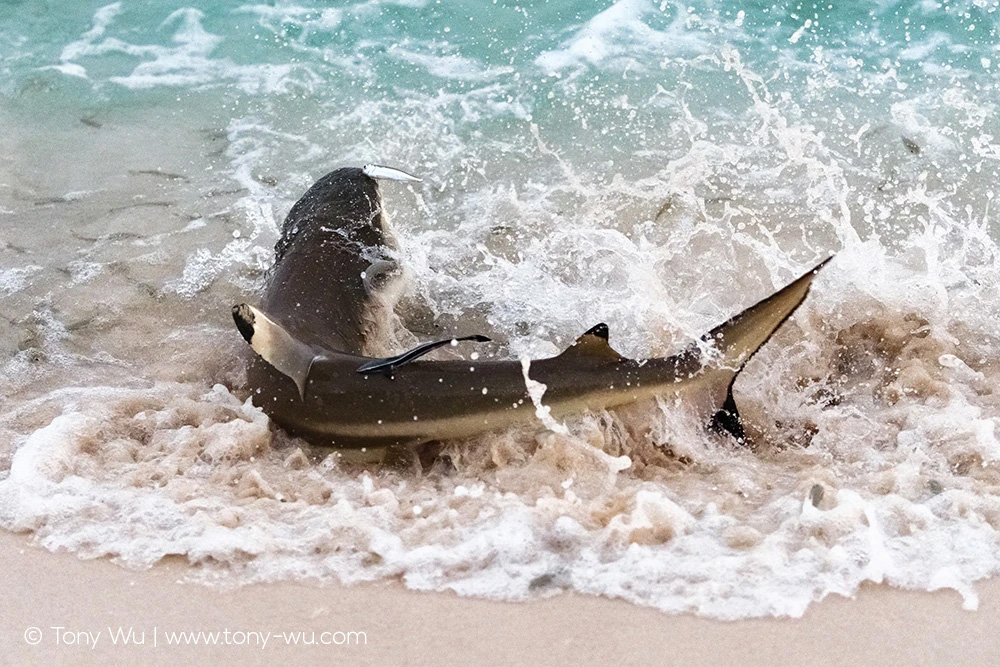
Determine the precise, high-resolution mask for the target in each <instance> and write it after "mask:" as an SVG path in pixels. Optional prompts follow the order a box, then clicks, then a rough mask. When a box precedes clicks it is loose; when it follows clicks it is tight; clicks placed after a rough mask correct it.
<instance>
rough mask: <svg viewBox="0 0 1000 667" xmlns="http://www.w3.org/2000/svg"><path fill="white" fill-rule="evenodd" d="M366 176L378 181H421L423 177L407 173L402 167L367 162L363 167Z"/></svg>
mask: <svg viewBox="0 0 1000 667" xmlns="http://www.w3.org/2000/svg"><path fill="white" fill-rule="evenodd" d="M361 171H362V172H364V174H365V176H367V177H368V178H374V179H375V180H376V181H383V180H384V181H403V182H405V183H420V182H421V181H423V179H422V178H417V177H416V176H414V175H413V174H407V173H406V172H405V171H402V170H401V169H394V168H393V167H383V166H382V165H379V164H366V165H365V166H364V167H362V168H361Z"/></svg>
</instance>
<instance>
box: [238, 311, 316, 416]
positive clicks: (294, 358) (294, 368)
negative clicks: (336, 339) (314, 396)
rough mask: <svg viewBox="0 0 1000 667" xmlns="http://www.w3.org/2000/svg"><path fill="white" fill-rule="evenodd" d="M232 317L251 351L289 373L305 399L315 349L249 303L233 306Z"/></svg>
mask: <svg viewBox="0 0 1000 667" xmlns="http://www.w3.org/2000/svg"><path fill="white" fill-rule="evenodd" d="M233 320H235V321H236V328H237V329H239V330H240V333H241V334H243V338H245V339H246V341H247V342H248V343H250V347H252V348H253V350H254V352H256V353H257V354H259V355H260V358H261V359H263V360H264V361H266V362H267V363H269V364H271V365H272V366H274V368H276V369H277V370H278V371H280V372H281V373H283V374H285V375H287V376H288V377H290V378H291V379H292V381H293V382H294V383H295V386H296V387H298V390H299V397H300V398H302V399H303V400H305V397H306V380H307V379H308V378H309V371H310V370H311V369H312V365H313V362H314V361H315V360H316V359H317V354H316V350H315V349H313V348H312V347H311V346H309V345H306V344H305V343H303V342H302V341H300V340H299V339H298V338H295V337H294V336H293V335H292V334H290V333H289V332H288V331H287V330H286V329H285V328H284V327H283V326H281V325H280V324H278V323H277V322H275V321H274V320H272V319H271V318H270V317H268V316H267V314H266V313H264V312H263V311H261V310H260V309H258V308H254V307H253V306H251V305H249V304H246V303H241V304H239V305H236V306H233Z"/></svg>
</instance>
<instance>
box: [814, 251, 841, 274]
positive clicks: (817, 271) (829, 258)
mask: <svg viewBox="0 0 1000 667" xmlns="http://www.w3.org/2000/svg"><path fill="white" fill-rule="evenodd" d="M836 256H837V253H834V254H832V255H830V256H829V257H827V258H826V259H824V260H823V261H822V262H820V263H819V264H817V265H816V266H814V267H813V268H812V271H810V272H809V273H812V274H817V273H819V272H820V269H822V268H823V267H824V266H826V265H827V264H829V263H830V260H832V259H833V258H834V257H836Z"/></svg>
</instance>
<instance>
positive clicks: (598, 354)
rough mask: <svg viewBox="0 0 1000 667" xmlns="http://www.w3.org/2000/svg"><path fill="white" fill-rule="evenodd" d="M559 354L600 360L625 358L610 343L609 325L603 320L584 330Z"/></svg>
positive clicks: (565, 356) (568, 357)
mask: <svg viewBox="0 0 1000 667" xmlns="http://www.w3.org/2000/svg"><path fill="white" fill-rule="evenodd" d="M559 356H560V357H562V358H564V359H572V358H574V357H577V358H580V359H594V360H599V361H621V360H622V359H624V357H623V356H622V355H620V354H618V353H617V352H615V351H614V349H612V347H611V345H609V344H608V325H607V324H605V323H603V322H601V323H600V324H598V325H596V326H594V327H591V328H590V329H588V330H587V331H586V332H584V334H583V335H582V336H580V337H579V338H577V339H576V341H574V342H573V344H572V345H570V346H569V347H567V348H566V349H565V350H564V351H563V353H562V354H560V355H559Z"/></svg>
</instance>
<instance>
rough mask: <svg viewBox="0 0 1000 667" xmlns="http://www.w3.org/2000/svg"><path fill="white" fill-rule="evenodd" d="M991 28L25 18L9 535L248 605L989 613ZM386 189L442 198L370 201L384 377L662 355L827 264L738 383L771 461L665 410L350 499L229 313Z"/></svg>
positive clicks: (750, 13)
mask: <svg viewBox="0 0 1000 667" xmlns="http://www.w3.org/2000/svg"><path fill="white" fill-rule="evenodd" d="M998 26H1000V4H998V2H997V1H996V0H954V1H951V2H947V1H942V2H937V1H935V0H899V1H897V2H891V1H880V2H871V3H866V2H835V3H834V2H826V1H824V2H810V1H804V2H798V3H789V4H787V5H785V4H782V3H775V4H774V5H772V4H771V3H770V2H757V1H755V0H746V1H744V2H732V1H730V0H696V1H694V2H690V3H683V4H681V3H676V2H667V1H665V0H664V1H663V2H654V1H651V0H618V1H617V2H612V1H608V0H602V1H600V2H593V1H583V0H565V1H558V0H550V1H549V2H515V1H513V0H509V1H508V0H501V1H497V0H493V1H492V2H490V1H489V0H480V1H474V0H454V1H448V2H440V1H437V2H436V1H434V0H367V1H365V2H358V3H351V2H340V3H336V4H335V5H334V6H326V5H323V4H319V3H317V4H309V3H308V2H306V1H305V0H303V2H302V3H301V4H295V3H292V2H274V3H268V4H253V3H247V2H241V1H232V0H227V1H220V2H212V3H208V2H203V3H200V5H197V6H196V5H194V4H188V5H185V4H183V3H168V2H164V1H162V0H122V1H121V2H115V3H113V4H106V0H99V1H98V2H90V1H87V0H81V1H79V2H55V1H49V2H45V1H42V0H23V1H17V0H14V1H11V0H8V1H6V2H3V3H2V4H0V527H2V528H4V529H7V530H11V531H18V532H23V533H29V534H31V535H32V536H33V539H34V540H35V541H36V542H37V543H38V544H40V545H42V546H44V547H46V548H48V549H53V550H56V549H60V550H69V551H72V552H74V553H76V554H78V555H79V556H80V557H83V558H96V557H110V558H113V559H115V560H116V561H118V562H120V563H121V564H122V565H124V566H127V567H133V568H144V567H148V566H151V565H152V564H154V563H156V562H157V561H159V560H160V559H162V558H164V557H166V556H171V555H174V556H180V557H183V558H185V559H187V560H188V561H189V562H190V570H189V578H190V579H192V580H196V581H201V582H206V583H210V584H215V585H223V586H231V585H240V584H242V583H246V582H255V581H276V580H302V581H312V582H316V583H317V585H319V584H322V583H323V582H332V581H339V582H348V583H349V582H360V581H374V580H388V579H391V580H398V581H401V582H403V583H404V584H405V585H406V586H408V587H410V588H414V589H421V590H446V591H455V592H457V593H459V594H461V595H470V596H482V597H489V598H496V599H509V600H523V599H530V598H535V597H540V596H547V595H554V594H558V593H560V592H562V591H577V592H582V593H588V594H596V595H604V596H609V597H617V598H624V599H626V600H630V601H633V602H635V603H638V604H643V605H649V606H653V607H657V608H659V609H662V610H665V611H668V612H692V613H697V614H701V615H706V616H711V617H717V618H725V619H736V618H745V617H753V616H766V615H790V616H799V615H801V614H802V613H803V612H804V610H805V609H806V608H807V606H808V605H809V604H810V603H812V602H814V601H816V600H819V599H822V598H823V597H824V596H826V595H828V594H831V593H838V594H844V595H851V594H852V593H853V592H854V591H856V590H857V589H858V586H859V585H861V584H862V583H864V582H884V583H887V584H889V585H892V586H897V587H902V588H910V589H926V590H933V589H939V588H949V589H954V590H956V591H958V593H960V594H961V599H962V600H963V602H962V604H964V606H965V607H966V608H969V609H974V608H975V607H976V605H977V598H976V593H975V583H974V582H975V580H977V579H980V578H983V577H986V576H990V575H995V574H997V573H1000V532H998V531H1000V466H998V462H1000V439H998V429H997V427H998V422H1000V390H998V384H1000V247H998V242H1000V226H998V222H997V216H998V213H997V204H996V202H995V201H994V200H995V197H996V195H997V190H998V187H1000V178H998V176H1000V113H998V104H1000V85H998V83H1000V34H998V32H1000V31H998ZM369 162H375V163H380V164H388V165H392V166H396V167H399V168H402V169H405V170H407V171H410V172H412V173H415V174H418V175H420V176H422V177H423V178H424V181H423V182H422V183H420V184H413V185H410V184H400V183H388V184H386V185H384V186H383V195H384V201H385V205H386V207H387V208H388V210H389V212H390V214H391V218H392V224H393V228H394V230H395V233H396V234H397V236H398V238H399V242H400V250H399V259H400V261H401V262H402V263H403V265H404V266H405V267H406V270H407V273H406V282H405V284H404V287H403V289H402V292H401V294H400V295H399V303H398V305H397V309H396V313H397V315H398V321H395V322H394V327H395V328H394V332H395V333H394V338H393V340H389V341H385V345H386V347H387V348H392V349H396V350H399V349H403V348H406V347H408V346H409V345H412V344H413V343H414V342H416V341H418V340H426V339H429V338H432V337H434V338H436V337H440V336H442V335H452V334H455V335H458V334H468V333H485V334H487V335H489V336H491V337H492V338H493V339H494V340H495V341H497V346H496V348H495V349H494V353H495V354H497V355H499V356H503V357H509V358H518V357H520V356H522V355H532V356H534V357H540V356H545V355H550V354H554V353H557V352H558V351H560V350H561V349H563V348H564V347H565V346H566V345H567V344H568V343H569V342H570V341H572V340H573V338H574V337H575V336H577V335H579V334H580V333H581V332H583V331H584V330H586V329H588V328H589V327H591V326H593V325H594V324H596V323H598V322H602V321H603V322H607V323H608V324H609V325H610V327H611V341H612V344H613V345H614V346H615V347H616V348H617V349H618V350H619V351H621V352H622V353H623V354H626V355H630V356H635V357H644V356H650V355H662V354H668V353H671V352H675V351H677V350H679V349H681V348H683V347H684V346H686V345H687V344H688V343H689V342H690V341H691V340H692V339H694V338H695V337H697V336H698V335H700V334H701V333H703V332H704V331H706V330H708V329H709V328H711V327H712V326H714V325H716V324H718V323H719V322H721V321H723V320H724V319H726V318H727V317H729V316H731V315H732V314H734V313H736V312H738V311H740V310H742V309H743V308H745V307H747V306H749V305H751V304H752V303H754V302H755V301H757V300H759V299H761V298H763V297H764V296H766V295H768V294H770V293H771V292H772V291H773V290H775V289H776V288H778V287H781V286H783V285H784V284H786V283H787V282H788V281H789V280H791V279H792V278H794V277H795V276H797V275H798V274H800V273H801V272H802V271H804V270H806V269H807V268H809V267H811V266H812V265H813V264H815V263H816V262H817V261H819V260H821V259H823V258H825V257H826V256H828V255H829V254H831V253H836V255H837V256H836V258H835V259H834V261H833V262H832V263H831V264H830V265H829V266H828V267H827V268H826V269H825V270H824V271H823V273H822V274H821V275H820V277H819V278H818V279H817V281H816V284H815V286H814V289H813V292H812V294H811V296H810V297H809V299H808V300H807V302H806V303H805V304H804V306H803V307H802V308H801V309H800V310H799V311H798V312H797V314H796V315H795V316H794V317H793V318H792V319H791V320H790V321H789V322H788V323H787V324H786V325H785V326H784V327H783V328H782V329H781V331H780V332H779V333H778V335H777V336H776V337H775V338H774V339H773V340H772V341H771V342H770V343H768V345H767V346H765V348H764V349H763V350H762V351H761V352H760V354H758V355H757V356H756V357H755V358H754V359H753V361H752V362H751V363H750V364H749V365H748V366H747V368H746V370H745V372H744V373H743V374H742V376H741V378H740V380H739V381H738V382H737V384H736V397H737V401H738V402H739V403H740V405H741V410H742V412H743V414H744V417H745V419H746V421H747V427H748V431H749V432H750V435H751V439H752V446H751V447H739V446H736V445H735V444H734V443H733V442H732V441H730V440H727V439H724V438H721V437H718V436H715V435H713V434H710V433H707V432H706V431H705V430H704V429H703V428H702V425H701V424H699V423H697V422H696V421H694V420H693V419H692V418H691V417H690V416H689V415H687V414H686V413H685V412H684V411H683V409H682V408H678V407H677V406H674V405H672V404H666V403H664V402H656V403H652V404H639V405H635V406H631V407H629V408H628V409H623V410H619V411H616V412H606V413H595V414H586V415H580V416H578V417H576V418H573V419H570V420H568V421H566V424H565V426H566V428H567V429H568V433H566V434H560V433H557V432H554V431H551V430H548V429H546V428H545V426H544V425H543V424H541V423H538V424H531V425H528V426H526V427H524V428H521V429H517V430H514V431H509V432H503V433H493V434H488V435H484V436H482V437H479V438H476V439H474V440H471V441H465V442H454V443H447V445H446V447H445V454H446V456H444V457H442V458H441V459H440V460H439V461H438V462H436V463H434V464H433V465H431V466H430V467H429V468H427V469H426V470H418V469H407V468H403V469H396V468H389V467H385V466H377V465H372V464H360V463H357V462H349V461H345V460H344V459H342V458H338V457H337V456H336V455H331V454H330V452H328V451H323V450H318V449H312V448H310V447H309V446H307V445H306V444H305V443H303V442H301V441H297V440H295V439H292V438H290V437H288V436H287V435H284V434H282V433H281V432H278V431H276V430H275V429H274V428H273V427H272V426H271V425H270V424H269V422H268V419H267V417H266V416H265V415H263V413H261V412H260V411H259V410H258V409H257V408H255V407H253V405H252V404H251V403H250V402H249V401H248V394H249V392H248V391H247V390H246V388H245V387H244V384H245V374H244V370H243V364H244V360H245V357H244V356H243V355H244V354H245V348H246V346H245V344H244V342H243V341H242V339H241V338H240V336H239V335H238V333H237V331H236V329H235V328H234V326H233V323H232V319H231V317H230V307H231V306H232V304H234V303H237V302H240V301H250V302H251V303H252V302H254V300H255V295H256V294H257V293H258V291H259V290H260V288H261V285H262V281H263V277H264V273H265V271H266V269H267V267H268V265H269V263H270V261H271V257H272V247H273V244H274V242H275V240H276V238H277V229H278V226H279V225H280V223H281V221H282V219H283V217H284V215H285V214H286V213H287V211H288V209H289V208H290V206H291V205H292V203H294V201H295V200H296V199H297V198H298V197H299V196H300V195H301V194H302V193H303V192H304V191H305V189H306V188H307V187H308V186H309V185H310V184H311V183H312V182H313V181H314V180H316V179H317V178H319V177H320V176H322V175H323V174H325V173H326V172H328V171H330V170H332V169H334V168H336V167H338V166H342V165H361V164H365V163H369ZM560 430H561V429H560ZM957 600H958V596H956V604H959V602H958V601H957Z"/></svg>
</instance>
